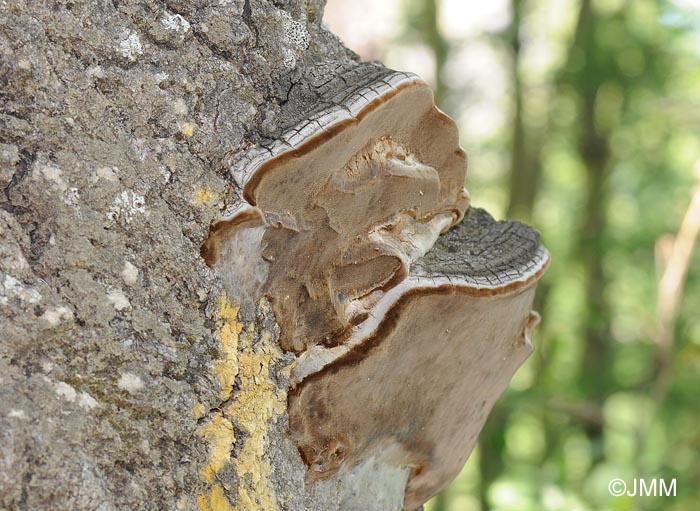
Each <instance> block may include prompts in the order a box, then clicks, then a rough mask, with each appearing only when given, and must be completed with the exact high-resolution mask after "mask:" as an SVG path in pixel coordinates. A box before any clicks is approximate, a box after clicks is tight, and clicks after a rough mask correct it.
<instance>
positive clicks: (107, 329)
mask: <svg viewBox="0 0 700 511" xmlns="http://www.w3.org/2000/svg"><path fill="white" fill-rule="evenodd" d="M322 14H323V2H322V1H321V0H312V1H309V2H301V1H275V2H267V1H264V0H250V1H248V0H246V1H243V0H233V1H228V2H215V3H212V2H189V1H188V2H184V1H178V0H172V1H163V2H160V1H148V2H138V3H136V2H120V1H114V2H107V1H97V2H71V1H65V2H62V1H58V2H40V1H23V0H14V1H11V2H3V3H2V5H0V58H1V65H0V92H1V96H0V97H1V98H2V99H1V101H2V103H1V105H0V109H1V111H0V142H1V143H2V145H1V146H0V158H1V160H0V165H1V168H2V170H1V171H0V187H1V188H2V194H0V206H1V209H0V308H1V309H2V317H1V319H0V322H1V325H0V335H1V337H0V508H2V509H8V510H10V509H12V510H15V509H31V510H40V509H47V510H48V509H51V510H58V509H72V510H83V509H85V510H88V509H89V510H96V509H99V510H110V509H159V510H162V509H229V508H232V507H233V506H234V505H236V506H238V509H266V510H271V509H275V508H283V509H332V508H333V507H334V505H335V504H334V503H335V502H337V501H338V498H339V490H337V488H335V487H331V485H330V484H328V485H326V486H324V487H320V486H317V487H315V489H314V491H313V493H309V494H307V493H304V491H302V490H301V488H303V477H304V471H305V468H304V466H303V464H302V463H301V461H300V459H299V455H298V453H297V451H296V449H295V448H294V446H293V445H292V444H291V443H290V442H289V441H288V440H286V436H285V434H284V431H285V424H284V420H283V418H281V417H282V411H283V410H284V397H283V393H282V391H281V390H280V389H281V387H279V386H278V385H279V384H278V383H277V382H278V380H277V376H278V374H277V371H278V370H279V371H283V370H284V367H285V364H288V361H289V360H288V359H289V356H286V355H282V354H281V353H280V352H279V351H278V350H277V349H276V347H275V346H274V339H272V338H270V337H264V336H263V332H265V331H273V330H274V329H273V328H272V326H271V325H273V324H274V319H272V318H271V315H270V312H269V309H264V310H260V311H259V314H258V316H257V317H256V318H255V320H254V321H252V322H251V325H252V324H254V325H255V328H252V327H251V329H250V330H246V331H244V332H242V334H241V335H240V336H238V333H237V332H235V328H236V327H235V319H233V318H228V320H227V319H226V317H225V315H226V313H227V312H230V310H231V309H230V308H229V307H230V306H229V305H227V304H226V303H223V304H222V303H220V301H219V296H220V290H219V288H218V287H217V286H218V284H217V282H216V280H215V278H214V277H213V275H212V273H211V271H210V270H209V269H208V268H207V266H206V265H205V264H204V261H203V260H202V259H201V258H200V257H199V250H200V246H201V244H202V242H203V240H204V239H205V238H206V236H207V233H208V227H209V224H210V223H211V222H212V221H213V220H215V219H217V218H218V216H219V214H220V208H221V206H222V204H224V203H225V202H226V197H227V193H228V186H229V181H228V180H227V178H226V177H225V175H224V174H225V173H224V172H223V171H220V167H221V162H222V160H223V157H224V154H225V153H226V152H227V151H230V150H235V149H237V148H240V147H244V146H245V145H246V144H247V143H248V141H249V140H254V139H256V138H258V137H261V136H266V135H268V136H269V135H271V134H273V133H274V131H275V130H276V129H277V126H278V125H279V124H280V123H281V122H283V121H284V119H280V118H279V116H280V105H281V104H282V103H284V102H285V101H286V99H287V92H288V91H287V89H286V88H285V87H288V84H290V83H291V82H292V80H296V81H299V80H301V79H302V78H301V70H303V69H305V68H306V67H308V66H310V65H312V64H313V63H315V62H318V61H320V60H331V61H337V62H339V63H342V62H344V61H351V60H353V59H355V56H354V55H353V54H351V53H350V52H348V51H347V50H346V49H345V48H344V47H343V46H342V45H341V43H340V42H339V41H338V39H337V38H336V37H335V36H333V35H332V34H331V33H330V32H328V31H327V30H325V29H324V28H323V27H322V26H321V18H322ZM280 77H284V79H280ZM211 297H213V298H211ZM227 321H229V322H228V323H227ZM232 325H234V326H232ZM222 343H228V344H226V345H225V344H222ZM262 345H264V349H262V348H261V351H265V352H266V353H268V355H266V356H268V357H272V358H273V359H274V360H277V362H276V365H275V364H272V365H271V367H272V369H271V371H270V373H269V374H266V375H258V374H255V375H254V374H252V373H251V372H250V370H251V368H252V366H251V365H250V364H252V363H253V358H254V357H257V356H258V353H257V351H258V348H260V347H261V346H262ZM226 350H228V351H226ZM266 350H267V351H266ZM246 354H247V355H246ZM245 356H250V357H251V358H250V359H245ZM239 357H240V359H239ZM221 360H228V361H229V362H231V364H230V366H231V367H230V368H229V369H227V370H223V369H221V370H220V368H221V367H225V366H226V364H225V363H221V362H220V361H221ZM268 360H269V359H268ZM255 362H256V363H258V362H259V361H258V360H257V359H256V360H255ZM246 363H248V364H249V365H246ZM236 365H237V366H238V367H237V369H236ZM246 371H248V372H246ZM253 378H254V379H256V380H257V382H258V386H257V387H253V386H252V383H251V382H253ZM234 386H235V388H236V391H237V393H238V395H239V397H238V398H236V399H233V401H236V402H237V403H239V404H238V405H237V407H238V408H237V411H238V417H237V419H236V420H233V422H232V419H231V416H230V414H229V415H228V416H226V414H224V413H223V412H222V409H223V408H224V407H225V405H226V403H228V402H229V401H231V391H232V388H233V387H234ZM245 399H249V400H253V401H255V400H257V402H256V404H255V406H252V408H250V409H248V408H246V407H247V406H248V405H247V404H246V403H245V402H244V401H245ZM277 419H279V420H277ZM275 420H277V423H275ZM268 424H271V426H270V427H269V428H268ZM270 428H271V429H270ZM263 437H264V438H263ZM263 451H264V452H263ZM229 453H232V454H233V458H234V459H235V462H232V461H229V460H228V455H229ZM217 456H218V457H217ZM223 456H226V459H224V458H223ZM270 466H274V467H275V470H274V473H272V472H271V470H270ZM292 489H296V491H294V492H292V491H291V490H292ZM246 499H249V500H246ZM271 503H274V507H273V504H271Z"/></svg>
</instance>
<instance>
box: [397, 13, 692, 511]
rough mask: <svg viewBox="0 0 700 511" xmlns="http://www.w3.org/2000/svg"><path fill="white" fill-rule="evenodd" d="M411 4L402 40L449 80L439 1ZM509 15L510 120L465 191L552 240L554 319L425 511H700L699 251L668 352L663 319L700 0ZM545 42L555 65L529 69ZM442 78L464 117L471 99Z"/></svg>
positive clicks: (443, 93) (482, 155)
mask: <svg viewBox="0 0 700 511" xmlns="http://www.w3.org/2000/svg"><path fill="white" fill-rule="evenodd" d="M404 5H405V20H406V30H405V32H406V34H408V35H409V36H410V37H413V38H416V37H418V38H421V39H422V40H423V42H424V43H425V44H426V45H427V46H429V47H430V48H432V49H433V51H434V54H435V63H436V68H437V69H436V76H438V77H440V76H442V71H443V70H442V66H444V65H445V63H446V62H449V60H450V58H452V56H451V53H450V52H451V48H450V43H449V42H448V41H447V40H446V39H445V38H443V37H441V35H440V28H439V23H438V22H437V21H436V20H437V19H438V16H437V15H436V13H439V9H440V6H441V3H440V2H439V1H438V0H406V1H405V2H404ZM510 9H511V14H512V15H511V22H510V24H509V26H508V27H507V28H506V29H505V30H502V31H498V32H497V33H494V32H491V33H487V34H483V35H482V36H481V37H482V38H485V39H488V42H489V44H491V45H495V46H496V47H497V48H498V50H499V51H500V52H501V53H502V54H503V55H505V56H506V59H505V62H507V63H508V64H506V65H507V66H510V67H509V70H508V73H509V74H508V76H509V80H510V81H511V83H510V86H509V88H508V90H509V93H508V95H509V98H507V101H506V102H505V104H506V105H509V106H508V108H509V109H510V113H509V117H510V120H509V122H507V123H505V124H504V128H503V129H501V130H499V131H498V133H496V134H494V135H492V136H489V137H488V138H486V139H483V140H476V141H475V140H466V139H465V140H463V145H464V147H465V148H466V149H467V151H468V152H469V153H470V156H471V158H470V169H469V175H468V182H467V184H468V187H469V189H470V191H471V192H472V195H473V197H474V203H475V204H476V205H484V204H486V205H487V206H488V208H489V209H490V210H492V212H494V213H495V215H496V216H500V217H505V216H508V217H511V218H516V219H519V220H523V221H526V222H528V223H530V224H532V225H533V226H534V227H536V228H537V229H538V230H539V231H540V232H541V234H542V239H543V241H544V244H545V246H547V247H548V249H549V250H550V251H551V253H552V265H551V267H550V268H549V270H548V272H547V274H546V276H545V278H544V279H543V281H542V282H541V284H540V287H539V289H538V297H537V303H536V308H537V309H538V310H539V311H541V313H542V316H543V321H542V324H541V325H540V327H539V329H538V331H537V332H536V335H535V337H534V339H533V343H534V345H535V349H536V351H535V353H534V354H533V356H532V357H531V358H530V359H529V360H528V362H527V363H526V364H525V366H523V367H522V368H521V369H520V371H519V372H518V373H517V374H516V376H515V378H514V380H513V382H512V384H511V386H510V388H509V389H508V391H507V392H506V393H505V395H504V396H503V397H502V399H501V400H500V401H499V403H498V405H497V406H496V408H495V409H494V410H493V412H492V414H491V416H490V417H489V420H488V422H487V424H486V426H485V428H484V430H483V432H482V434H481V437H480V440H479V443H478V445H477V447H476V448H475V450H474V452H473V454H472V456H471V458H470V460H469V462H468V463H467V465H466V467H465V468H464V470H463V471H462V473H461V474H460V476H459V477H458V478H457V479H456V480H455V481H454V482H453V484H452V485H451V486H450V487H449V488H447V489H446V490H445V491H444V492H443V493H442V494H441V495H439V496H438V497H436V498H435V499H433V501H431V502H430V503H428V504H427V506H426V511H479V510H480V511H486V510H498V511H530V510H532V511H576V510H581V511H601V510H611V511H624V510H649V511H654V510H658V511H686V510H693V509H700V397H699V395H700V394H699V393H700V264H699V263H700V256H699V255H698V251H697V250H696V251H695V253H694V255H693V257H692V259H691V261H690V265H689V270H688V275H687V281H686V284H685V289H684V293H683V297H682V300H681V302H680V310H679V313H678V316H677V319H676V320H675V321H674V322H673V324H672V332H671V344H670V345H669V346H668V347H667V348H665V347H664V346H663V345H662V343H661V342H660V339H659V320H658V317H659V311H658V310H657V299H658V283H659V277H660V272H661V271H662V269H663V264H662V262H661V260H662V259H663V258H662V257H660V254H663V253H664V250H663V249H664V247H667V246H668V243H669V240H668V239H665V236H667V235H668V234H671V235H673V234H675V233H677V231H678V229H679V225H680V223H681V221H682V219H683V216H684V214H685V211H686V209H687V207H688V203H689V201H690V196H691V188H692V186H693V172H692V169H693V165H694V163H695V162H696V161H698V160H700V2H697V1H695V0H676V1H670V0H669V1H654V0H634V1H632V0H570V1H553V0H511V2H510ZM556 9H566V12H563V13H556V15H554V14H555V13H553V10H556ZM552 18H555V19H556V20H559V22H558V23H552V22H551V19H552ZM535 39H536V43H537V45H538V48H539V49H538V51H539V52H540V53H544V54H547V55H548V58H547V59H545V60H546V62H547V64H546V65H541V60H542V59H537V58H533V57H532V54H533V50H532V46H533V45H534V44H535V42H533V41H534V40H535ZM437 82H438V83H437V84H436V90H437V91H438V94H437V99H438V100H439V101H440V102H441V106H443V108H444V109H446V110H447V111H448V113H452V114H453V116H455V117H456V118H459V115H458V114H457V113H456V112H458V111H459V107H460V105H459V101H460V100H459V98H460V94H463V91H459V90H450V84H448V83H445V82H444V80H441V79H440V78H438V81H437ZM613 478H621V479H623V480H624V481H626V482H628V484H631V483H632V481H633V480H634V479H637V478H644V479H647V480H650V479H651V478H664V479H665V480H666V481H667V482H670V480H671V479H674V478H675V479H676V487H677V496H676V497H662V496H659V497H629V496H622V497H613V496H611V495H610V494H609V492H608V483H609V481H610V480H611V479H613Z"/></svg>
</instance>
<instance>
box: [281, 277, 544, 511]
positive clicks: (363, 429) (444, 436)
mask: <svg viewBox="0 0 700 511" xmlns="http://www.w3.org/2000/svg"><path fill="white" fill-rule="evenodd" d="M467 289H469V288H467ZM461 291H462V290H461V289H460V287H458V286H446V287H445V286H443V287H439V288H432V289H431V288H427V287H426V288H423V289H414V290H413V291H411V292H409V293H406V294H405V295H404V296H403V297H402V298H401V299H400V300H399V302H397V303H396V304H395V305H394V306H393V307H392V309H391V310H390V311H389V313H388V314H387V315H386V316H385V318H384V320H383V322H382V323H381V325H380V327H379V328H378V329H377V331H376V332H375V333H374V334H373V335H372V336H371V337H369V338H368V339H367V340H366V341H365V342H363V343H362V344H360V345H359V346H357V347H355V348H354V349H353V350H351V351H350V352H348V353H347V354H346V355H344V356H342V357H340V358H339V359H337V360H336V361H334V362H333V363H332V364H330V365H329V366H327V367H325V368H324V369H323V370H321V371H319V372H317V373H314V374H312V375H310V376H309V377H307V378H306V379H305V380H304V381H303V382H302V383H301V385H300V386H299V387H297V388H296V389H295V390H294V391H293V392H292V394H291V397H290V404H289V416H290V432H291V435H292V436H293V438H294V440H295V441H296V442H297V444H298V446H299V449H300V452H301V453H302V456H303V458H304V459H305V462H306V463H307V465H309V468H310V470H309V476H310V478H312V479H323V478H325V477H327V476H330V475H332V474H333V473H335V472H336V471H337V470H338V469H339V468H340V467H341V466H342V465H345V466H346V467H351V466H352V465H353V464H354V463H355V462H357V461H359V460H360V459H362V457H363V456H366V455H367V453H371V452H376V451H377V450H380V449H387V448H388V447H392V446H393V447H395V449H393V451H394V452H398V453H401V454H400V455H397V456H398V458H397V459H395V460H392V461H393V462H394V463H396V464H397V465H399V466H408V467H411V468H412V475H411V478H410V480H409V483H408V486H407V489H406V497H405V503H404V505H405V508H406V509H414V508H417V507H419V506H420V505H421V504H422V503H424V502H425V501H427V500H428V499H429V498H430V497H431V496H433V495H435V494H436V493H437V492H439V491H440V490H441V489H442V488H444V487H445V486H447V485H448V484H449V482H450V481H451V480H452V479H454V477H455V476H456V475H457V474H458V472H459V470H460V469H461V467H462V466H463V465H464V463H465V461H466V459H467V458H468V456H469V454H470V452H471V450H472V448H473V446H474V443H475V441H476V438H477V435H478V433H479V431H480V430H481V428H482V426H483V424H484V421H485V420H486V417H487V415H488V412H489V411H490V409H491V407H492V405H493V403H494V402H495V401H496V399H497V398H498V397H499V396H500V395H501V393H502V392H503V390H504V389H505V387H506V386H507V384H508V382H509V381H510V378H511V376H512V374H513V373H514V372H515V370H516V369H517V368H518V367H519V366H520V365H521V364H522V362H523V361H524V360H525V359H526V358H527V356H528V355H529V353H530V352H531V349H532V348H531V346H530V344H529V342H527V341H526V336H527V333H528V329H529V327H530V326H531V325H530V324H529V323H530V321H531V318H530V307H531V304H532V299H533V296H534V291H535V287H534V286H533V285H528V286H526V287H524V288H521V289H519V290H518V291H516V292H515V293H511V294H505V295H499V296H494V297H478V296H470V295H468V294H464V293H462V292H461Z"/></svg>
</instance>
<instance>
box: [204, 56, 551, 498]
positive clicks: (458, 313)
mask: <svg viewBox="0 0 700 511" xmlns="http://www.w3.org/2000/svg"><path fill="white" fill-rule="evenodd" d="M312 82H313V81H312ZM318 83H319V85H318V90H317V91H316V94H317V101H316V102H315V103H313V104H312V105H311V106H310V107H309V109H307V111H304V112H303V113H298V114H297V120H296V121H295V122H291V123H288V125H286V126H285V127H283V131H282V133H281V134H280V135H279V136H278V138H275V139H274V140H270V141H262V142H261V143H259V144H258V145H257V146H254V147H252V148H250V149H247V150H245V151H239V152H236V153H232V154H230V155H229V156H228V157H227V165H228V166H229V169H230V172H231V175H232V177H233V180H234V185H235V187H236V190H237V199H236V203H235V205H234V207H233V208H231V210H230V211H228V212H227V214H226V215H225V216H224V218H222V219H221V220H220V221H219V222H217V223H216V224H214V225H213V226H212V228H211V231H210V236H209V238H208V239H207V241H206V242H205V244H204V245H203V247H202V255H203V257H204V258H205V260H206V261H207V263H208V264H209V265H210V266H212V267H213V268H215V270H216V271H217V272H218V274H219V275H220V276H221V277H222V279H223V280H224V283H225V284H226V286H227V288H228V292H229V294H230V295H231V296H233V297H237V298H239V299H240V300H241V301H242V302H243V303H246V302H250V303H254V302H256V301H258V300H259V299H260V298H262V297H263V296H264V297H266V298H267V299H269V301H270V303H271V305H272V309H273V311H274V314H275V317H276V320H277V322H278V324H279V328H280V347H281V348H282V349H283V350H284V351H287V352H292V353H294V354H295V355H296V362H295V364H294V366H293V369H292V373H291V377H290V385H291V388H290V393H289V401H288V414H289V433H290V436H291V438H292V439H293V440H294V441H295V443H296V445H297V447H298V449H299V452H300V454H301V457H302V459H303V461H304V462H305V463H306V465H307V467H308V474H307V478H306V480H307V482H308V483H309V484H313V482H315V481H319V480H325V479H328V478H330V477H333V476H338V475H339V474H340V475H342V474H343V473H351V472H352V471H353V470H355V469H356V468H357V467H358V466H360V464H365V465H367V466H373V467H374V466H379V465H382V464H384V465H385V466H387V467H391V468H390V470H389V469H388V470H389V471H393V472H391V473H393V474H396V473H397V472H396V469H397V468H398V469H400V470H399V473H402V474H403V473H405V474H406V483H405V495H404V502H403V506H404V508H405V509H407V510H412V509H416V508H419V507H420V506H421V505H422V504H423V503H424V502H425V501H427V500H428V499H429V498H430V497H431V496H433V495H435V494H436V493H437V492H439V491H440V490H441V489H442V488H444V487H445V486H446V485H447V484H449V482H450V481H451V480H452V479H453V478H454V477H455V476H456V475H457V473H458V472H459V470H460V469H461V467H462V465H463V464H464V463H465V461H466V459H467V457H468V456H469V453H470V452H471V450H472V448H473V446H474V443H475V441H476V438H477V435H478V433H479V431H480V430H481V428H482V426H483V424H484V421H485V420H486V417H487V415H488V413H489V410H490V409H491V407H492V406H493V404H494V402H495V401H496V400H497V399H498V397H499V396H500V394H501V393H502V392H503V390H504V389H505V388H506V386H507V385H508V382H509V381H510V378H511V377H512V375H513V373H514V372H515V370H516V369H517V368H518V367H519V366H520V365H521V364H522V363H523V361H524V360H525V359H526V358H527V356H528V355H529V354H530V352H531V350H532V346H531V344H530V340H529V337H530V332H531V331H532V329H533V328H534V327H535V326H536V324H537V322H538V319H539V316H538V315H537V314H536V313H534V312H532V310H531V308H532V301H533V297H534V293H535V284H536V282H537V280H538V279H539V277H540V276H541V275H542V273H543V272H544V270H545V269H546V267H547V265H548V263H549V254H548V252H547V251H546V250H545V249H544V247H543V246H542V245H541V244H540V242H539V236H538V234H537V233H536V232H535V231H533V230H532V229H530V228H529V227H527V226H525V225H522V224H519V223H516V222H507V221H505V222H504V221H501V222H497V221H495V220H494V219H493V218H491V216H490V215H488V213H486V212H484V211H483V210H479V209H474V208H470V207H469V195H468V193H467V191H466V189H465V188H464V179H465V175H466V155H465V153H464V151H463V150H462V149H461V148H459V145H458V132H457V128H456V126H455V124H454V122H453V121H452V120H451V119H450V118H449V117H447V116H446V115H445V114H443V113H442V112H440V111H439V110H438V109H437V108H436V107H435V105H434V104H433V99H432V94H431V91H430V89H429V87H428V86H427V85H426V84H425V83H424V82H423V81H422V80H420V79H419V78H417V77H416V76H414V75H410V74H406V73H397V72H393V71H390V70H387V69H385V68H383V67H381V66H379V65H377V64H358V65H355V66H353V67H350V68H344V69H340V70H337V71H336V72H335V73H326V74H324V75H323V78H322V79H321V78H319V79H318ZM290 103H294V102H291V101H290ZM465 213H466V214H465ZM377 464H379V465H377ZM363 466H364V465H363ZM401 471H405V472H401ZM402 484H403V483H402Z"/></svg>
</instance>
